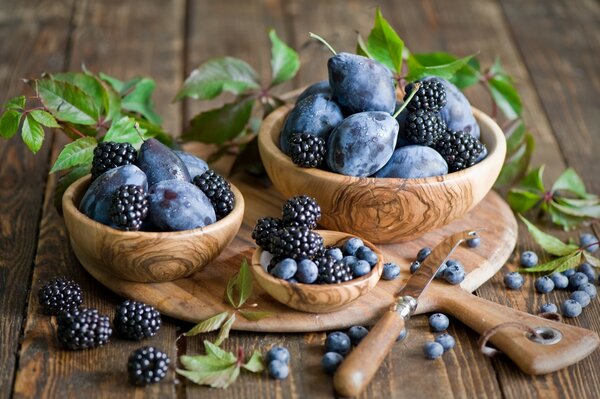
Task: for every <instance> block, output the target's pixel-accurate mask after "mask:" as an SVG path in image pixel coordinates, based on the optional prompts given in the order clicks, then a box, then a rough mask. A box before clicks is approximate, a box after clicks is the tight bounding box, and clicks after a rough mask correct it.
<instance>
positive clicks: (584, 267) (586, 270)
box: [577, 262, 596, 281]
mask: <svg viewBox="0 0 600 399" xmlns="http://www.w3.org/2000/svg"><path fill="white" fill-rule="evenodd" d="M577 271H578V272H581V273H583V274H585V275H586V276H587V278H588V280H589V281H594V280H596V272H595V271H594V268H593V267H592V265H590V264H589V263H587V262H584V263H582V264H581V265H579V267H578V268H577Z"/></svg>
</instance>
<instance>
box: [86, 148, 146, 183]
mask: <svg viewBox="0 0 600 399" xmlns="http://www.w3.org/2000/svg"><path fill="white" fill-rule="evenodd" d="M136 159H137V152H136V151H135V148H133V146H132V145H131V144H129V143H115V142H112V141H105V142H104V143H100V144H98V146H97V147H96V148H94V158H93V160H92V181H94V180H95V179H96V178H97V177H98V176H100V175H101V174H102V173H104V172H106V171H107V170H109V169H114V168H116V167H119V166H123V165H129V164H134V163H135V161H136Z"/></svg>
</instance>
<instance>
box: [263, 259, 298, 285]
mask: <svg viewBox="0 0 600 399" xmlns="http://www.w3.org/2000/svg"><path fill="white" fill-rule="evenodd" d="M297 271H298V264H297V263H296V261H295V260H294V259H291V258H285V259H283V260H281V261H280V262H278V263H277V264H275V267H274V268H273V269H271V272H270V273H271V274H272V275H273V276H275V277H277V278H280V279H283V280H287V279H290V278H292V277H294V275H295V274H296V272H297Z"/></svg>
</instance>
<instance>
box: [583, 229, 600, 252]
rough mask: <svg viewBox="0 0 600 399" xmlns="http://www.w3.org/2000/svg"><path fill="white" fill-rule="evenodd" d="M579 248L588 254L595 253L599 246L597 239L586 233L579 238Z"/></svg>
mask: <svg viewBox="0 0 600 399" xmlns="http://www.w3.org/2000/svg"><path fill="white" fill-rule="evenodd" d="M579 246H580V247H581V248H583V249H585V250H586V251H588V252H596V251H597V250H598V248H599V247H600V244H598V237H596V236H595V235H593V234H590V233H586V234H581V235H580V236H579Z"/></svg>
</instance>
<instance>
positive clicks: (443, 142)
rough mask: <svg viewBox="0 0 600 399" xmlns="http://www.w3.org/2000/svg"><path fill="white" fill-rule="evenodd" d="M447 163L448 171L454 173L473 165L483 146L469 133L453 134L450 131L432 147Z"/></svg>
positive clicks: (447, 130)
mask: <svg viewBox="0 0 600 399" xmlns="http://www.w3.org/2000/svg"><path fill="white" fill-rule="evenodd" d="M434 149H435V150H436V151H437V152H439V153H440V154H441V155H442V157H443V158H444V159H445V160H446V162H447V163H448V170H449V171H450V172H456V171H458V170H462V169H465V168H468V167H469V166H473V165H475V163H476V161H477V157H478V156H479V154H481V152H482V151H483V149H484V146H483V144H481V143H480V142H479V140H477V139H476V138H474V137H473V136H471V135H470V134H469V133H465V132H463V131H460V130H459V131H457V132H453V131H451V130H450V129H446V131H445V132H444V133H443V134H442V135H441V136H440V138H439V140H438V141H437V143H436V144H435V146H434Z"/></svg>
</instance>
